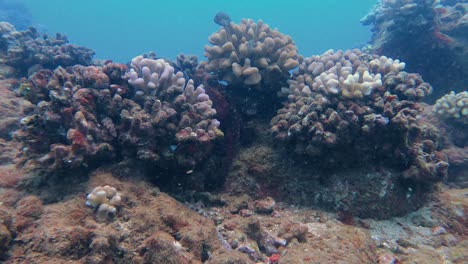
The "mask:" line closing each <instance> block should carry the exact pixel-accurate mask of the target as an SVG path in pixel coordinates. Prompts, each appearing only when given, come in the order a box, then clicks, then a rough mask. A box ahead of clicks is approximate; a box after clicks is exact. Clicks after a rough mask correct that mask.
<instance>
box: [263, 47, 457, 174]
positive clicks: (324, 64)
mask: <svg viewBox="0 0 468 264" xmlns="http://www.w3.org/2000/svg"><path fill="white" fill-rule="evenodd" d="M404 66H405V65H404V63H401V62H399V61H398V60H392V59H389V58H386V57H378V56H373V55H369V54H365V53H362V52H361V51H359V50H354V51H350V50H348V51H346V52H343V51H338V52H333V51H327V52H326V53H324V54H323V55H322V56H313V57H310V58H306V59H304V61H303V62H302V63H301V65H300V66H299V70H298V71H296V72H295V73H294V75H295V78H294V79H293V80H290V81H289V88H284V89H283V90H282V92H283V93H285V94H287V95H288V101H287V102H286V103H285V104H284V107H283V108H282V109H280V110H279V111H278V114H277V116H276V117H274V118H273V119H272V121H271V125H272V131H273V133H274V135H275V136H276V137H277V138H278V139H281V140H285V141H287V142H289V143H290V144H292V146H293V151H295V152H296V153H300V154H301V155H306V156H309V157H312V158H313V159H316V160H317V162H318V163H319V164H322V165H324V166H334V167H335V168H336V167H339V166H343V165H344V166H350V165H352V164H354V165H356V164H362V163H363V162H375V161H377V160H387V163H388V165H390V164H393V166H395V167H398V168H400V169H402V170H403V171H404V175H405V177H407V178H411V179H414V180H419V181H423V182H424V181H438V180H441V179H442V178H444V177H445V176H446V173H447V166H448V164H447V163H446V162H445V161H443V160H441V159H440V158H438V157H437V155H436V150H437V147H438V146H437V144H438V143H437V142H438V131H437V129H436V128H435V127H433V126H431V125H430V124H429V123H425V122H421V121H420V120H419V118H418V115H419V114H420V112H421V108H420V106H419V105H418V104H417V103H416V102H414V101H410V99H412V100H420V99H422V98H423V97H424V96H425V95H427V94H428V93H429V92H430V91H431V87H430V85H429V84H427V83H425V82H424V81H423V80H422V79H421V78H420V77H419V76H418V75H412V74H408V73H406V72H403V71H402V70H403V68H404ZM398 76H411V77H409V79H410V81H408V80H407V79H408V78H404V77H402V78H400V77H398ZM339 164H340V165H339ZM346 164H348V165H346Z"/></svg>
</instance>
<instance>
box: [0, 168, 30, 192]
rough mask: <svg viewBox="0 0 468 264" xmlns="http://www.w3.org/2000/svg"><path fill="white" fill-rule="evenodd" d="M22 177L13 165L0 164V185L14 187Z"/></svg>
mask: <svg viewBox="0 0 468 264" xmlns="http://www.w3.org/2000/svg"><path fill="white" fill-rule="evenodd" d="M23 178H24V175H23V174H22V173H21V172H20V171H18V170H17V169H16V168H15V166H14V165H5V166H0V187H3V188H11V187H15V186H16V185H18V183H20V181H21V180H23Z"/></svg>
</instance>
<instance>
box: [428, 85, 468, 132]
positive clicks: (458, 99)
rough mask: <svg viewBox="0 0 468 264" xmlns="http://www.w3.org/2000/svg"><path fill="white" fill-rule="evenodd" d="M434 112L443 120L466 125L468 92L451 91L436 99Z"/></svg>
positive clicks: (467, 122) (467, 121)
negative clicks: (456, 92)
mask: <svg viewBox="0 0 468 264" xmlns="http://www.w3.org/2000/svg"><path fill="white" fill-rule="evenodd" d="M433 111H434V113H435V114H436V115H437V116H439V117H440V118H441V119H444V120H447V119H449V120H452V121H453V122H455V123H460V124H464V125H468V92H467V91H464V92H461V93H458V94H455V92H453V91H452V92H451V93H449V94H446V95H444V96H443V97H442V98H440V99H439V100H437V101H436V103H435V105H434V110H433Z"/></svg>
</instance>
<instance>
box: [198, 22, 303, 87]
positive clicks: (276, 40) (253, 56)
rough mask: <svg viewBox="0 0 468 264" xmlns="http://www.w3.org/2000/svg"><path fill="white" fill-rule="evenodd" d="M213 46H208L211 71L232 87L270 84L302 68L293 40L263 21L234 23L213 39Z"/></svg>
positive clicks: (211, 38)
mask: <svg viewBox="0 0 468 264" xmlns="http://www.w3.org/2000/svg"><path fill="white" fill-rule="evenodd" d="M209 41H210V43H211V44H212V45H213V46H205V56H206V57H207V58H208V64H207V65H206V70H207V71H215V72H218V73H219V76H220V79H221V80H225V81H227V82H228V83H234V84H238V83H240V84H244V85H247V86H255V85H259V84H260V83H261V82H262V81H263V83H264V84H265V86H264V87H263V88H260V89H268V86H267V85H268V84H271V83H272V82H273V81H275V80H278V77H280V78H282V77H284V76H286V77H287V76H289V74H288V71H289V70H291V69H294V68H295V67H297V66H298V65H299V62H298V55H297V48H296V46H295V44H294V42H293V41H292V39H291V37H289V36H286V35H283V34H282V33H280V32H279V31H278V30H276V29H271V28H270V27H269V26H268V25H267V24H265V23H263V22H262V21H261V20H260V21H258V22H257V23H255V22H254V21H253V20H250V19H243V20H242V21H241V23H240V24H235V23H233V22H231V23H230V24H228V25H226V26H224V27H223V28H221V29H220V30H218V32H216V33H214V34H213V35H211V36H210V37H209Z"/></svg>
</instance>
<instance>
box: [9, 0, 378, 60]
mask: <svg viewBox="0 0 468 264" xmlns="http://www.w3.org/2000/svg"><path fill="white" fill-rule="evenodd" d="M16 1H19V2H23V3H24V5H25V6H26V7H27V8H28V9H29V11H30V15H31V16H32V17H31V20H32V22H33V23H34V24H36V25H39V28H41V29H44V30H46V32H47V33H48V34H55V32H60V33H64V34H66V35H68V37H69V39H70V42H71V43H75V44H79V45H83V46H86V47H89V48H92V49H94V50H95V51H96V58H99V59H112V60H114V61H118V62H127V61H129V60H130V59H131V58H133V57H134V56H136V55H139V54H142V53H146V52H148V51H154V52H156V53H157V55H158V56H161V57H169V58H175V57H176V56H177V54H179V53H185V54H195V55H198V56H199V57H200V58H203V47H204V45H206V44H208V40H207V38H208V36H209V35H210V34H212V33H213V32H215V31H216V30H217V29H218V28H219V26H218V25H216V24H215V23H214V22H213V17H214V16H215V14H216V13H217V12H219V11H224V12H226V13H228V14H229V15H230V16H231V18H232V20H233V21H234V22H239V21H240V19H242V18H252V19H254V20H258V19H262V20H263V21H264V22H265V23H267V24H269V25H270V26H271V27H274V28H278V29H279V30H280V31H281V32H282V33H284V34H287V35H290V36H291V37H292V38H293V39H294V41H295V42H296V44H297V46H298V48H299V52H300V53H301V54H303V55H305V56H310V55H313V54H321V53H322V52H324V51H326V50H328V49H335V50H336V49H348V48H356V47H361V46H362V45H364V44H365V43H366V42H367V41H368V40H369V38H370V31H369V29H368V28H366V27H364V26H362V25H361V24H360V23H359V19H360V18H362V17H363V16H364V15H366V14H367V12H368V11H369V10H370V9H371V8H372V6H373V5H374V4H375V3H376V2H377V1H376V0H308V1H307V0H289V1H275V0H269V1H267V0H236V1H220V0H186V1H174V0H171V1H169V0H166V1H161V0H140V1H128V0H16Z"/></svg>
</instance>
